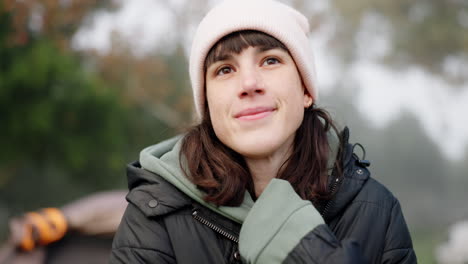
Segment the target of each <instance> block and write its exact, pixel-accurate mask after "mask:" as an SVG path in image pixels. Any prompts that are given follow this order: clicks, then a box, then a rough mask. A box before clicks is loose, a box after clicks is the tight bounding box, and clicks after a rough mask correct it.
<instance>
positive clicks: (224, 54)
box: [210, 53, 234, 65]
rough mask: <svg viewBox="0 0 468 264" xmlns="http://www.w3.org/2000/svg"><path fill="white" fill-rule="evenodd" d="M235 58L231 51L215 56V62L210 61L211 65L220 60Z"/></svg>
mask: <svg viewBox="0 0 468 264" xmlns="http://www.w3.org/2000/svg"><path fill="white" fill-rule="evenodd" d="M233 58H234V56H232V54H231V53H223V54H219V55H218V56H215V58H214V60H213V62H212V63H210V65H211V64H215V63H216V62H218V61H225V60H231V59H233Z"/></svg>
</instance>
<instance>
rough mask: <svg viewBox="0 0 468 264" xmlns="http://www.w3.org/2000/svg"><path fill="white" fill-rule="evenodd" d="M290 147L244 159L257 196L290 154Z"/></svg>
mask: <svg viewBox="0 0 468 264" xmlns="http://www.w3.org/2000/svg"><path fill="white" fill-rule="evenodd" d="M290 153H291V152H290V148H284V149H283V150H279V151H276V152H275V153H274V154H273V155H270V156H267V157H262V158H247V157H245V161H246V163H247V166H248V167H249V170H250V174H251V175H252V180H253V183H254V188H255V196H256V197H259V196H260V194H262V192H263V190H264V189H265V188H266V186H267V185H268V184H269V183H270V181H271V180H272V179H273V178H276V176H277V175H278V172H279V170H280V168H281V166H282V165H283V163H284V162H285V161H286V159H287V158H288V156H289V154H290Z"/></svg>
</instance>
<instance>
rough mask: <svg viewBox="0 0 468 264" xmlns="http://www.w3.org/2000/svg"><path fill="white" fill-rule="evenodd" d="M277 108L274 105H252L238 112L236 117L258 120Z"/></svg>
mask: <svg viewBox="0 0 468 264" xmlns="http://www.w3.org/2000/svg"><path fill="white" fill-rule="evenodd" d="M275 110H276V108H274V107H252V108H247V109H244V110H242V111H240V112H238V113H237V114H235V115H234V117H235V118H237V119H239V120H258V119H262V118H264V117H266V116H269V115H270V114H271V113H273V112H274V111H275Z"/></svg>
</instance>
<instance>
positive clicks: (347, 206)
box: [110, 133, 416, 264]
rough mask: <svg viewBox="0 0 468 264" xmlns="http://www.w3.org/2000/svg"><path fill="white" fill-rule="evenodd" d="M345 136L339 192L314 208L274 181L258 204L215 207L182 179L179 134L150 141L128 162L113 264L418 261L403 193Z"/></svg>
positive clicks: (335, 184) (335, 180)
mask: <svg viewBox="0 0 468 264" xmlns="http://www.w3.org/2000/svg"><path fill="white" fill-rule="evenodd" d="M177 141H179V142H177ZM345 141H346V142H345V143H344V145H345V148H344V151H343V154H342V155H343V157H342V165H343V166H344V167H343V168H344V170H343V175H342V176H340V177H338V176H336V175H337V174H336V173H333V174H331V175H330V188H331V190H332V191H333V193H334V196H333V198H332V199H331V200H330V201H328V202H324V203H317V204H314V206H313V205H312V204H311V203H310V202H308V201H303V200H301V199H300V198H299V196H298V195H297V194H296V193H295V192H294V190H293V189H292V187H291V186H290V184H289V183H288V182H286V181H283V180H279V179H273V180H272V182H271V183H270V184H269V185H268V186H267V188H266V189H265V190H264V191H263V193H262V195H261V196H260V197H259V199H258V200H257V201H256V202H255V203H254V202H253V201H252V200H251V198H250V195H248V194H246V197H245V199H244V203H243V204H242V205H241V206H239V207H223V206H221V207H216V206H213V205H211V204H207V203H205V202H204V201H203V199H202V197H203V194H202V193H201V192H200V191H198V189H196V188H195V187H194V186H193V184H192V185H191V183H190V182H189V181H188V180H187V179H185V178H184V177H181V176H180V171H179V170H180V168H177V165H178V153H179V152H178V150H177V146H178V144H180V140H178V139H175V140H172V141H167V142H163V143H161V144H160V145H158V146H157V147H153V148H151V149H150V150H149V152H150V153H151V157H150V158H149V159H148V156H146V157H144V156H143V155H147V154H148V150H147V152H146V154H144V151H143V152H142V156H141V157H140V162H141V163H142V164H146V165H143V167H144V168H142V165H140V163H139V162H136V163H133V164H130V165H129V166H128V181H129V189H130V193H129V194H128V196H127V200H128V201H129V205H128V207H127V210H126V212H125V214H124V217H123V219H122V222H121V224H120V227H119V229H118V231H117V234H116V235H115V238H114V242H113V247H112V253H111V259H110V262H111V263H190V264H192V263H416V256H415V253H414V251H413V248H412V242H411V237H410V235H409V232H408V228H407V226H406V223H405V220H404V217H403V215H402V211H401V208H400V204H399V202H398V200H397V199H396V198H395V197H394V196H393V195H392V194H391V193H390V192H389V191H388V190H387V189H386V188H385V187H384V186H383V185H381V184H380V183H378V182H377V181H376V180H374V179H372V178H370V176H369V171H368V169H367V168H366V165H367V164H366V162H365V161H362V160H359V159H358V157H357V156H356V155H355V154H353V146H352V145H350V144H348V143H347V133H345ZM176 142H177V143H176ZM174 150H176V151H174ZM171 151H172V153H171ZM155 157H156V158H157V159H159V160H162V161H163V162H160V161H155V160H152V158H155ZM176 157H177V161H176ZM154 163H157V164H156V165H153V164H154ZM179 166H180V165H179ZM154 172H157V174H156V173H154ZM168 175H169V176H168ZM174 175H176V177H173V176H174Z"/></svg>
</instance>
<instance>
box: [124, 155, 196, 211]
mask: <svg viewBox="0 0 468 264" xmlns="http://www.w3.org/2000/svg"><path fill="white" fill-rule="evenodd" d="M127 178H128V188H129V190H130V193H129V194H128V195H127V197H126V199H127V201H128V202H129V203H132V204H133V205H135V206H136V207H138V208H139V209H140V210H141V211H142V212H143V213H144V214H145V215H146V216H147V217H152V216H159V215H165V214H168V213H171V212H173V211H176V210H178V209H180V208H182V207H185V206H190V205H191V204H192V200H191V199H190V198H189V197H187V196H186V195H185V194H183V193H182V192H181V191H179V190H178V189H177V188H176V187H174V186H173V185H172V184H170V183H168V182H167V181H166V180H164V179H163V178H161V177H160V176H159V175H157V174H155V173H152V172H149V171H147V170H145V169H143V168H141V165H140V163H139V162H134V163H131V164H129V165H128V166H127Z"/></svg>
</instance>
